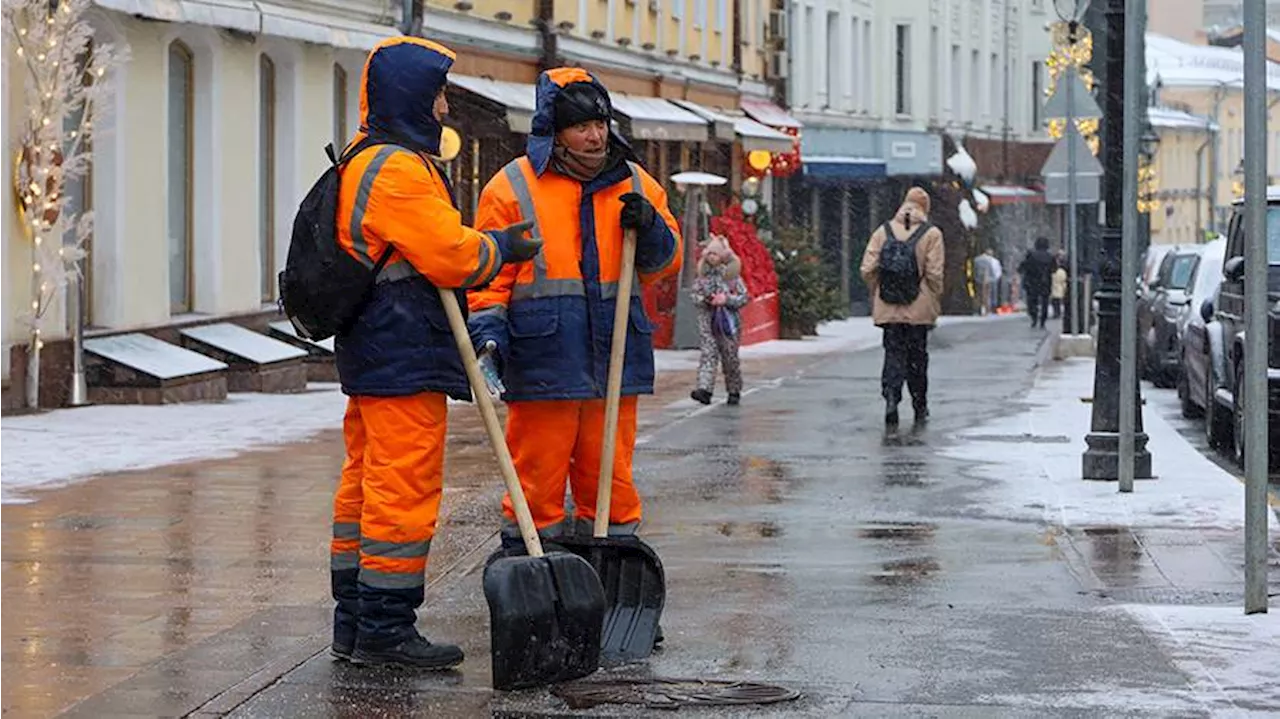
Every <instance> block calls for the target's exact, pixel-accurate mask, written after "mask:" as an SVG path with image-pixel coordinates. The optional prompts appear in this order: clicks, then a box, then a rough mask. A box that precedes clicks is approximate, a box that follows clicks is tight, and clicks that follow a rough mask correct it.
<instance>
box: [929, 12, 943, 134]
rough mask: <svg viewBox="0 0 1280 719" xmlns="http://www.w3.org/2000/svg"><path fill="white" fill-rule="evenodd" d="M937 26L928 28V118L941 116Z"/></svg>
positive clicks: (940, 42)
mask: <svg viewBox="0 0 1280 719" xmlns="http://www.w3.org/2000/svg"><path fill="white" fill-rule="evenodd" d="M938 35H939V31H938V26H937V25H934V26H933V27H931V28H929V117H930V118H932V119H935V120H936V119H938V118H939V117H941V115H942V41H941V40H939V39H938Z"/></svg>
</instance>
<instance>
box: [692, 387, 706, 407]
mask: <svg viewBox="0 0 1280 719" xmlns="http://www.w3.org/2000/svg"><path fill="white" fill-rule="evenodd" d="M689 396H690V397H692V398H693V400H694V401H695V402H700V403H702V404H711V393H710V392H708V391H707V390H705V389H695V390H694V391H692V392H690V393H689Z"/></svg>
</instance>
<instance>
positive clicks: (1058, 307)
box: [1049, 297, 1062, 320]
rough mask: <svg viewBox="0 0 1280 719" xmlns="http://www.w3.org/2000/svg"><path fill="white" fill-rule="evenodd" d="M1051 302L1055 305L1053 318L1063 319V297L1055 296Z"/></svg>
mask: <svg viewBox="0 0 1280 719" xmlns="http://www.w3.org/2000/svg"><path fill="white" fill-rule="evenodd" d="M1049 302H1050V303H1051V304H1052V305H1053V318H1054V319H1055V320H1058V319H1062V298H1061V297H1054V298H1053V299H1051V300H1049Z"/></svg>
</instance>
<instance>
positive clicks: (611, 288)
mask: <svg viewBox="0 0 1280 719" xmlns="http://www.w3.org/2000/svg"><path fill="white" fill-rule="evenodd" d="M600 296H601V297H603V298H604V299H606V300H611V299H613V298H615V297H617V296H618V283H617V282H601V283H600ZM631 296H632V297H639V296H640V280H639V278H636V279H635V280H633V281H632V282H631Z"/></svg>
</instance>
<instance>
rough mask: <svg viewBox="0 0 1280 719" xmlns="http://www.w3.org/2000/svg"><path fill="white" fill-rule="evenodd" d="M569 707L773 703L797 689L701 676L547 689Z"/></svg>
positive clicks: (790, 696) (791, 696)
mask: <svg viewBox="0 0 1280 719" xmlns="http://www.w3.org/2000/svg"><path fill="white" fill-rule="evenodd" d="M551 691H552V693H553V694H555V695H556V696H558V697H560V698H561V699H563V700H564V702H565V703H566V704H568V705H569V708H570V709H590V708H591V707H594V706H599V705H601V704H631V705H636V706H643V707H646V708H649V709H679V708H681V707H726V706H744V705H749V704H776V703H778V702H786V701H792V700H794V699H799V698H800V692H798V691H796V690H794V689H788V688H786V687H780V686H774V685H772V684H759V683H757V682H732V681H711V680H703V679H616V680H612V681H593V682H575V683H572V684H562V685H560V686H557V687H555V688H554V689H552V690H551Z"/></svg>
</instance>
